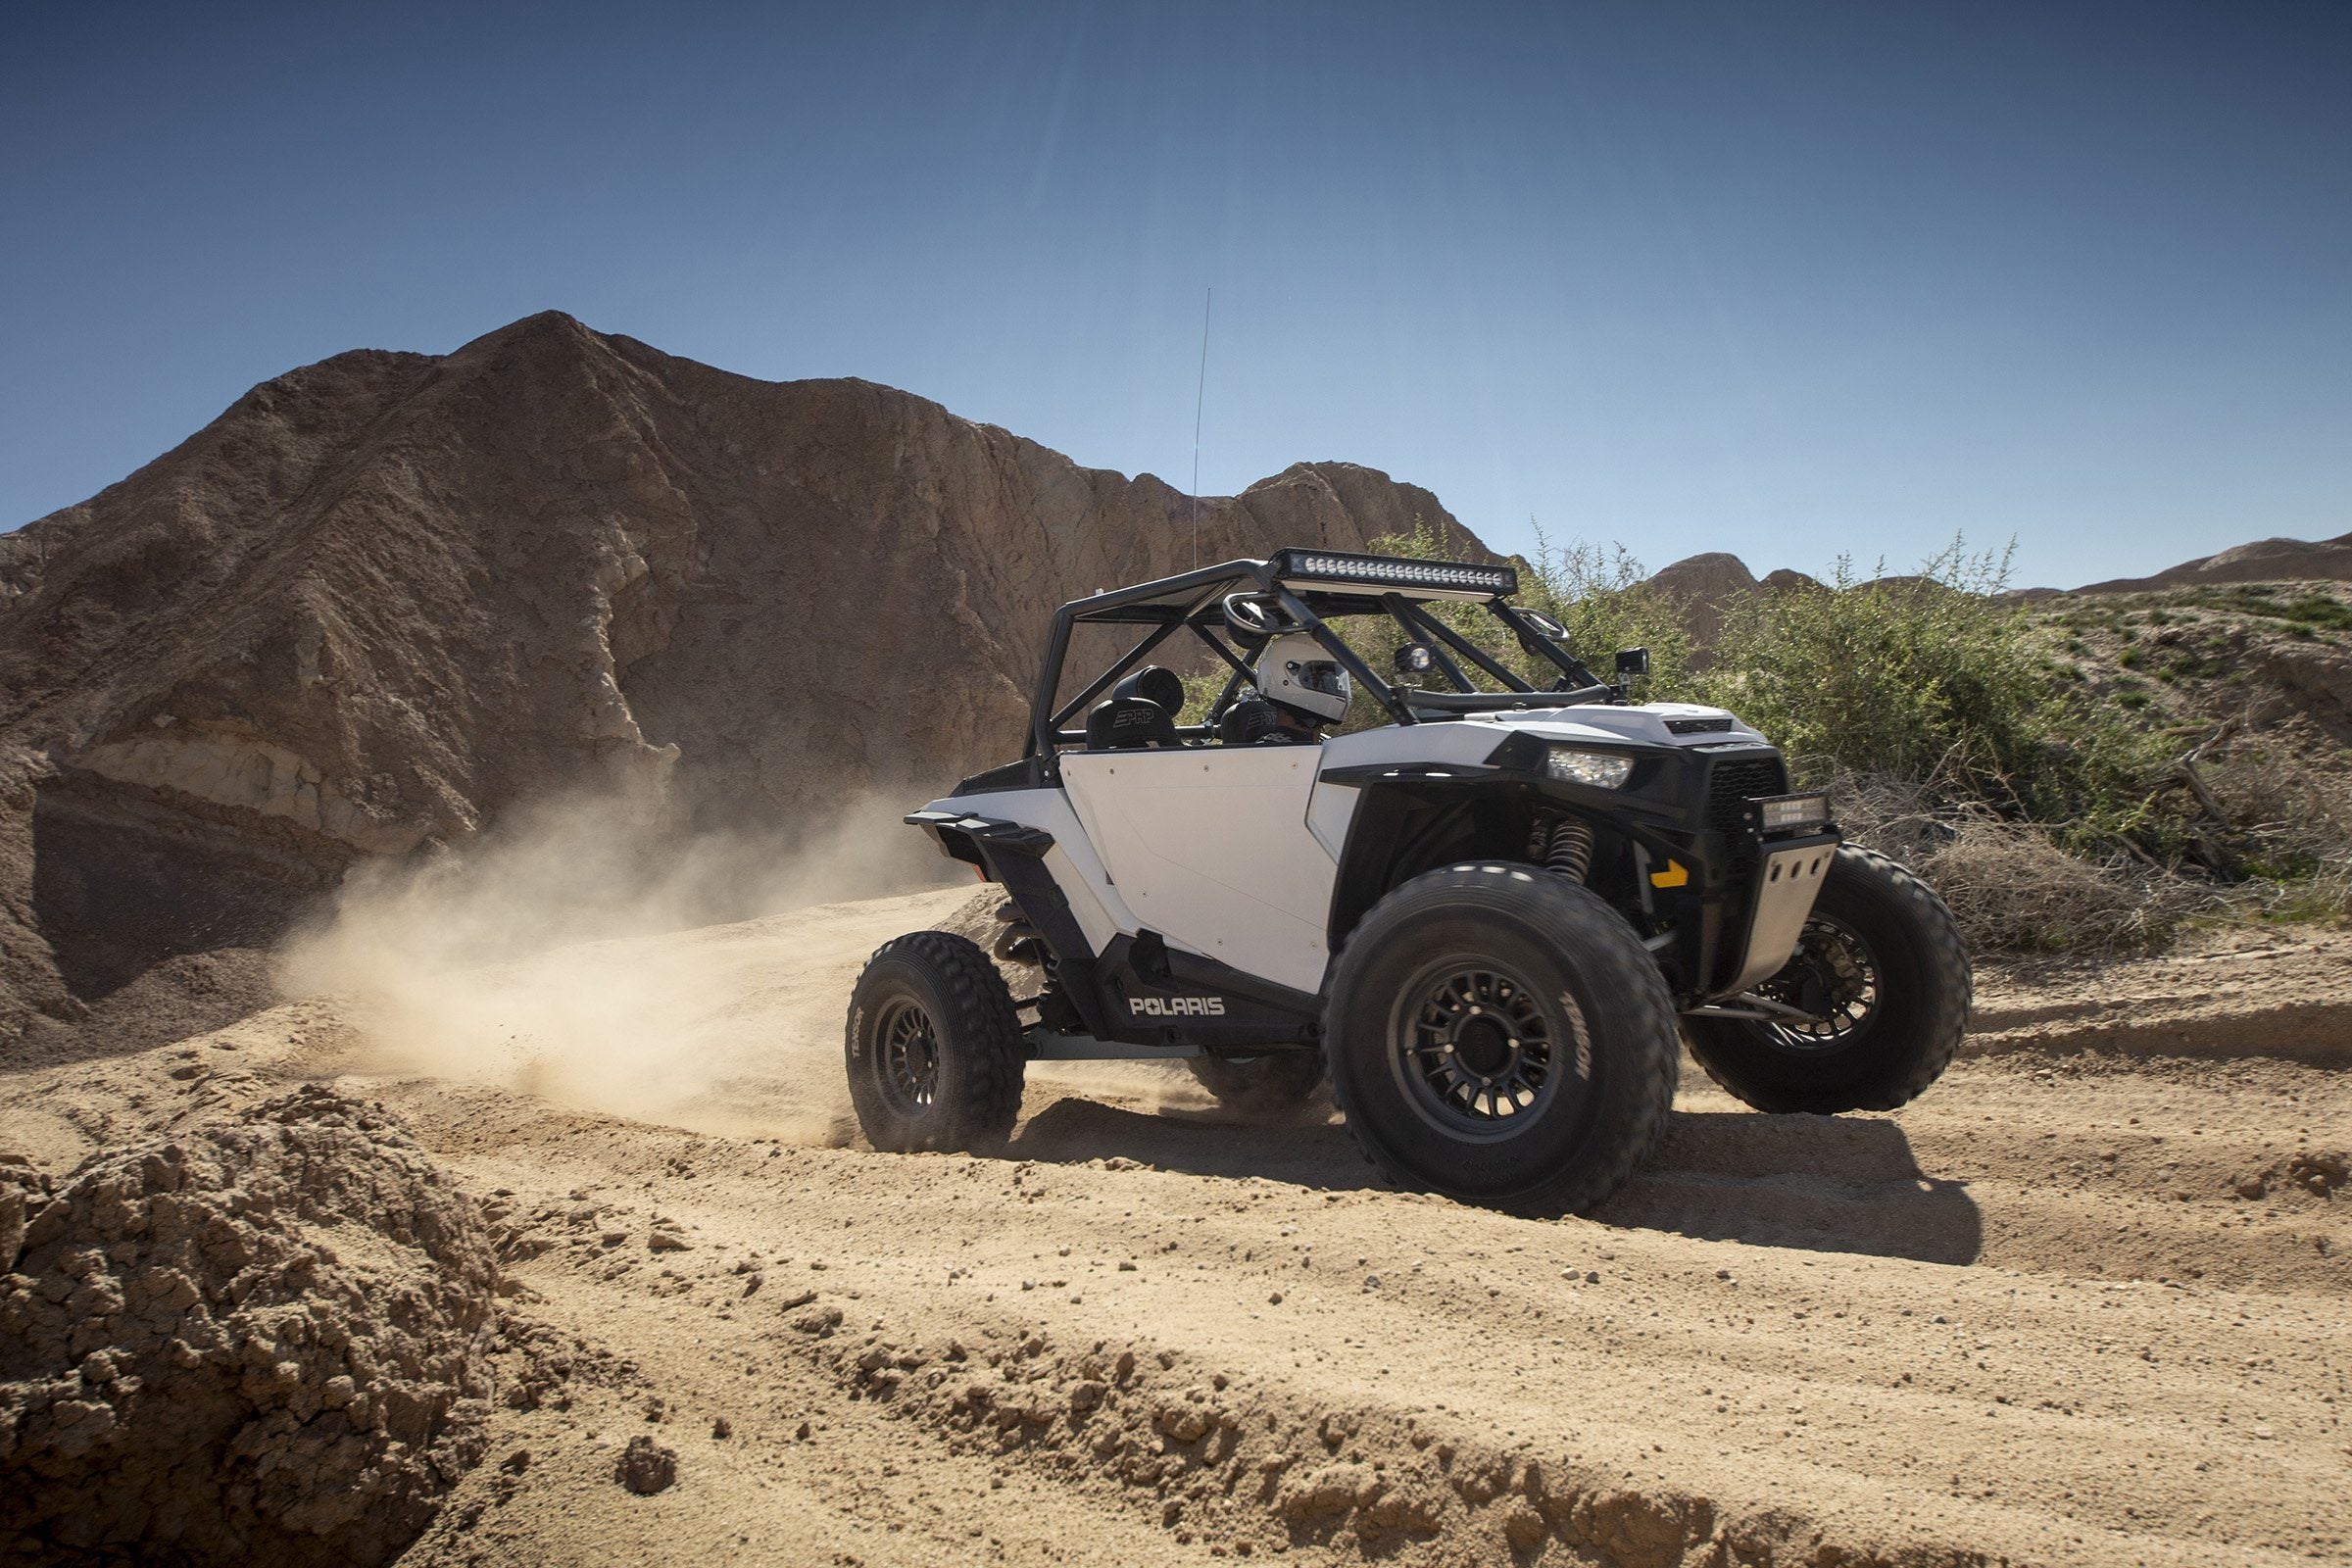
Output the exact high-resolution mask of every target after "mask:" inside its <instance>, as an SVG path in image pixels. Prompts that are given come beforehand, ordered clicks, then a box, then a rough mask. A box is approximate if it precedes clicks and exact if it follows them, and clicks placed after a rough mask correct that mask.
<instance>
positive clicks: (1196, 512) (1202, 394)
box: [1193, 288, 1217, 571]
mask: <svg viewBox="0 0 2352 1568" xmlns="http://www.w3.org/2000/svg"><path fill="white" fill-rule="evenodd" d="M1216 298H1217V291H1216V290H1215V289H1213V288H1212V289H1210V290H1209V291H1208V293H1207V295H1206V296H1205V297H1204V298H1202V300H1201V384H1200V385H1199V386H1198V387H1196V388H1194V390H1193V569H1194V570H1196V571H1198V570H1200V569H1201V409H1202V408H1203V407H1204V406H1205V405H1206V404H1207V401H1208V308H1209V306H1211V305H1212V304H1214V303H1215V302H1216Z"/></svg>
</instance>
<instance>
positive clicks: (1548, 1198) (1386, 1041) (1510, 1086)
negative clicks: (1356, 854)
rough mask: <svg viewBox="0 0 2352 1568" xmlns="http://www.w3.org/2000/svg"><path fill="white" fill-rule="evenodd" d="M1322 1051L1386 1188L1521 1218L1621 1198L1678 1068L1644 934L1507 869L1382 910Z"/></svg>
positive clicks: (1441, 882) (1662, 986)
mask: <svg viewBox="0 0 2352 1568" xmlns="http://www.w3.org/2000/svg"><path fill="white" fill-rule="evenodd" d="M1324 1037H1325V1043H1324V1052H1325V1059H1326V1061H1327V1062H1328V1065H1329V1070H1330V1074H1331V1086H1332V1094H1333V1097H1334V1098H1335V1099H1336V1100H1337V1101H1338V1102H1339V1105H1340V1109H1341V1110H1342V1111H1343V1112H1344V1113H1346V1115H1347V1118H1348V1131H1349V1132H1350V1133H1352V1134H1353V1135H1354V1137H1355V1141H1356V1145H1357V1147H1358V1148H1360V1149H1361V1150H1362V1151H1363V1152H1364V1154H1365V1157H1367V1158H1368V1159H1370V1160H1371V1162H1372V1163H1373V1165H1374V1166H1376V1167H1377V1168H1378V1169H1379V1170H1380V1172H1381V1173H1382V1174H1383V1175H1384V1176H1386V1177H1387V1178H1388V1179H1389V1180H1390V1181H1392V1182H1394V1183H1395V1184H1397V1186H1399V1187H1405V1188H1422V1189H1427V1190H1430V1191H1434V1192H1438V1193H1443V1194H1445V1195H1446V1196H1447V1197H1449V1198H1456V1199H1460V1200H1462V1201H1465V1202H1473V1203H1482V1204H1487V1205H1490V1206H1493V1207H1495V1208H1501V1209H1507V1210H1509V1211H1511V1212H1513V1213H1520V1214H1536V1215H1555V1214H1561V1213H1566V1212H1570V1211H1576V1210H1583V1209H1588V1208H1591V1207H1593V1205H1594V1204H1596V1203H1598V1202H1600V1201H1601V1200H1603V1199H1605V1198H1607V1197H1608V1196H1609V1195H1610V1194H1611V1193H1613V1192H1615V1191H1616V1190H1617V1189H1618V1188H1619V1187H1620V1186H1621V1185H1623V1184H1624V1182H1625V1180H1626V1178H1627V1177H1628V1176H1630V1175H1632V1174H1633V1172H1634V1169H1635V1167H1636V1166H1638V1165H1640V1164H1641V1162H1642V1160H1643V1159H1644V1158H1646V1157H1647V1156H1648V1154H1649V1152H1650V1150H1651V1148H1652V1147H1653V1146H1654V1145H1655V1144H1656V1142H1657V1140H1658V1135H1659V1133H1660V1132H1661V1131H1663V1129H1664V1127H1665V1125H1666V1113H1667V1110H1668V1108H1669V1107H1670V1106H1671V1105H1672V1104H1673V1103H1674V1089H1675V1077H1676V1074H1677V1072H1678V1070H1679V1068H1680V1065H1681V1062H1682V1050H1681V1040H1680V1037H1679V1036H1678V1035H1677V1034H1676V1033H1675V1014H1674V1003H1673V1001H1672V999H1671V998H1670V997H1669V996H1668V995H1667V992H1666V983H1665V980H1664V978H1663V977H1662V976H1661V975H1660V974H1659V972H1658V966H1657V964H1656V962H1655V961H1654V960H1653V959H1652V958H1651V957H1650V956H1649V954H1648V952H1647V951H1646V950H1645V949H1644V948H1643V947H1642V943H1641V940H1640V939H1639V938H1638V937H1636V936H1635V934H1634V930H1633V927H1631V926H1630V925H1628V924H1627V923H1626V922H1625V920H1624V918H1623V917H1621V916H1620V915H1619V914H1618V913H1617V912H1616V911H1615V910H1614V909H1611V908H1610V907H1608V906H1607V905H1606V904H1604V903H1603V902H1601V900H1600V899H1599V898H1598V897H1597V896H1596V895H1594V894H1593V892H1592V891H1591V890H1589V889H1587V888H1586V887H1584V886H1583V885H1582V884H1581V883H1578V882H1575V881H1572V880H1570V879H1569V878H1567V877H1564V876H1561V875H1559V874H1558V873H1556V872H1552V871H1544V870H1540V869H1538V868H1536V867H1533V866H1527V865H1513V864H1499V863H1497V864H1484V863H1482V864H1467V865H1454V866H1448V867H1446V868H1445V869H1443V870H1438V871H1431V872H1428V873H1426V874H1424V875H1422V876H1418V877H1415V878H1414V879H1413V880H1411V881H1410V882H1407V883H1405V884H1404V885H1403V886H1401V887H1399V888H1397V890H1396V891H1394V892H1392V893H1391V894H1390V895H1389V896H1388V897H1387V898H1385V899H1383V900H1382V901H1381V902H1380V903H1379V904H1378V905H1376V906H1374V907H1373V909H1372V912H1371V913H1370V914H1368V915H1366V916H1365V917H1364V920H1363V923H1362V924H1361V925H1359V926H1357V927H1356V929H1355V930H1354V931H1353V932H1352V933H1351V934H1350V935H1349V936H1348V945H1347V947H1346V948H1345V950H1343V952H1342V954H1341V956H1340V962H1339V967H1338V969H1337V971H1336V972H1335V974H1334V975H1333V979H1332V988H1331V1000H1330V1002H1329V1004H1328V1005H1327V1007H1326V1009H1325V1013H1324ZM1448 1045H1450V1046H1451V1047H1452V1048H1453V1049H1452V1050H1451V1051H1447V1050H1446V1047H1447V1046H1448Z"/></svg>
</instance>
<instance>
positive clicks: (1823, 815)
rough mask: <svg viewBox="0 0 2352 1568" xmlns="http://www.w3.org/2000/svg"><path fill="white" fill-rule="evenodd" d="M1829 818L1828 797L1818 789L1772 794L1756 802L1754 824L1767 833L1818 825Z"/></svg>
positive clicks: (1784, 831)
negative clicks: (1801, 792)
mask: <svg viewBox="0 0 2352 1568" xmlns="http://www.w3.org/2000/svg"><path fill="white" fill-rule="evenodd" d="M1829 819H1830V798H1829V796H1828V795H1827V794H1825V793H1824V792H1822V791H1820V790H1812V791H1808V792H1807V793H1805V794H1803V795H1774V796H1768V797H1766V798H1765V799H1763V800H1760V801H1758V802H1756V825H1757V826H1758V827H1761V828H1762V829H1763V830H1764V831H1765V832H1767V833H1786V832H1787V831H1789V829H1790V828H1792V827H1818V826H1820V825H1821V824H1822V823H1824V822H1827V821H1828V820H1829Z"/></svg>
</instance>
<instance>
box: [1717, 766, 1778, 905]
mask: <svg viewBox="0 0 2352 1568" xmlns="http://www.w3.org/2000/svg"><path fill="white" fill-rule="evenodd" d="M1788 793H1789V766H1788V764H1787V763H1786V762H1784V761H1782V760H1780V758H1778V757H1742V758H1737V759H1734V758H1726V759H1724V760H1721V761H1718V762H1717V763H1716V764H1715V767H1714V771H1712V772H1711V773H1709V774H1708V775H1707V826H1708V827H1710V828H1713V829H1714V830H1715V831H1716V832H1718V833H1720V834H1722V835H1723V837H1724V844H1725V848H1726V850H1727V852H1728V853H1729V856H1730V869H1731V873H1732V876H1733V877H1734V878H1735V879H1738V878H1743V877H1745V876H1746V875H1747V874H1748V872H1750V871H1752V870H1754V869H1755V864H1756V841H1755V836H1754V835H1753V834H1751V833H1749V832H1748V831H1747V803H1748V802H1749V801H1751V800H1754V799H1755V798H1756V797H1757V796H1759V795H1786V794H1788Z"/></svg>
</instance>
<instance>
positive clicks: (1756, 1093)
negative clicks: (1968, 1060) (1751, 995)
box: [1683, 844, 1972, 1115]
mask: <svg viewBox="0 0 2352 1568" xmlns="http://www.w3.org/2000/svg"><path fill="white" fill-rule="evenodd" d="M1971 983H1972V982H1971V979H1970V975H1969V966H1968V952H1967V950H1966V949H1965V948H1964V947H1963V946H1962V945H1961V942H1960V928H1959V927H1958V925H1956V924H1955V923H1954V922H1953V920H1952V911H1951V910H1949V909H1947V908H1945V907H1944V905H1943V901H1942V900H1941V899H1939V898H1937V897H1936V895H1935V893H1934V892H1932V891H1931V890H1930V889H1929V888H1928V885H1927V884H1926V883H1924V882H1922V881H1920V880H1919V878H1917V877H1915V876H1913V875H1912V874H1911V873H1910V872H1908V871H1906V870H1904V869H1903V868H1902V867H1901V866H1899V865H1897V864H1895V863H1894V862H1893V861H1892V860H1889V859H1887V857H1885V856H1883V855H1875V854H1873V853H1872V852H1870V851H1869V850H1865V849H1859V848H1857V847H1855V846H1853V845H1851V844H1848V845H1845V846H1843V847H1842V848H1840V849H1839V850H1838V855H1837V858H1835V859H1834V860H1833V861H1832V862H1831V864H1830V870H1829V875H1828V876H1826V877H1824V878H1823V879H1822V884H1821V893H1820V896H1819V897H1817V898H1816V899H1815V900H1814V901H1813V916H1812V918H1811V919H1810V920H1808V921H1807V922H1806V925H1805V934H1804V938H1803V940H1802V941H1801V943H1800V944H1799V946H1798V948H1797V952H1796V956H1794V957H1792V958H1791V959H1789V964H1788V966H1787V967H1786V968H1784V969H1782V970H1781V971H1780V973H1778V974H1776V975H1774V976H1773V977H1772V978H1771V979H1769V980H1767V981H1765V982H1764V983H1763V984H1762V985H1760V986H1758V987H1757V988H1756V989H1757V991H1758V992H1759V993H1761V994H1763V995H1765V996H1769V997H1773V998H1774V999H1775V1000H1776V1001H1783V1002H1789V1003H1791V1004H1793V1005H1800V1006H1806V1007H1808V1008H1812V1007H1816V1006H1824V1005H1826V1006H1827V1007H1828V1008H1829V1009H1830V1010H1829V1011H1828V1012H1827V1013H1825V1016H1824V1023H1823V1025H1822V1026H1821V1027H1820V1028H1818V1029H1817V1030H1815V1031H1812V1032H1811V1033H1810V1034H1808V1032H1807V1031H1804V1030H1802V1029H1791V1028H1784V1027H1782V1026H1781V1025H1779V1024H1767V1023H1755V1022H1750V1021H1748V1020H1746V1019H1737V1018H1686V1019H1685V1020H1684V1021H1683V1022H1684V1027H1685V1029H1686V1030H1687V1031H1688V1033H1689V1038H1690V1041H1691V1055H1692V1056H1693V1057H1695V1058H1696V1059H1697V1061H1698V1064H1699V1065H1700V1066H1701V1067H1704V1068H1705V1069H1706V1072H1707V1076H1708V1077H1710V1078H1712V1079H1714V1080H1715V1081H1716V1082H1717V1083H1718V1084H1721V1085H1722V1086H1723V1087H1724V1088H1725V1089H1726V1090H1729V1091H1730V1092H1731V1093H1732V1094H1734V1095H1736V1096H1738V1097H1739V1098H1740V1100H1743V1101H1745V1102H1746V1103H1749V1104H1750V1105H1753V1106H1755V1108H1756V1109H1758V1110H1769V1111H1816V1112H1819V1113H1821V1114H1824V1115H1835V1114H1836V1113H1838V1111H1843V1110H1892V1109H1894V1107H1895V1106H1897V1105H1901V1104H1906V1103H1909V1102H1910V1101H1912V1100H1913V1099H1915V1098H1917V1097H1918V1095H1919V1094H1920V1092H1921V1091H1922V1090H1924V1089H1926V1088H1927V1087H1928V1085H1930V1084H1932V1083H1934V1082H1935V1081H1936V1079H1937V1078H1938V1077H1939V1076H1941V1075H1942V1072H1943V1069H1944V1068H1945V1067H1947V1066H1949V1065H1951V1060H1952V1054H1953V1053H1954V1052H1956V1051H1958V1050H1959V1049H1960V1036H1961V1034H1962V1033H1963V1032H1964V1031H1965V1030H1966V1029H1967V1027H1968V1005H1969V996H1970V988H1971ZM1816 1036H1818V1038H1816Z"/></svg>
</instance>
